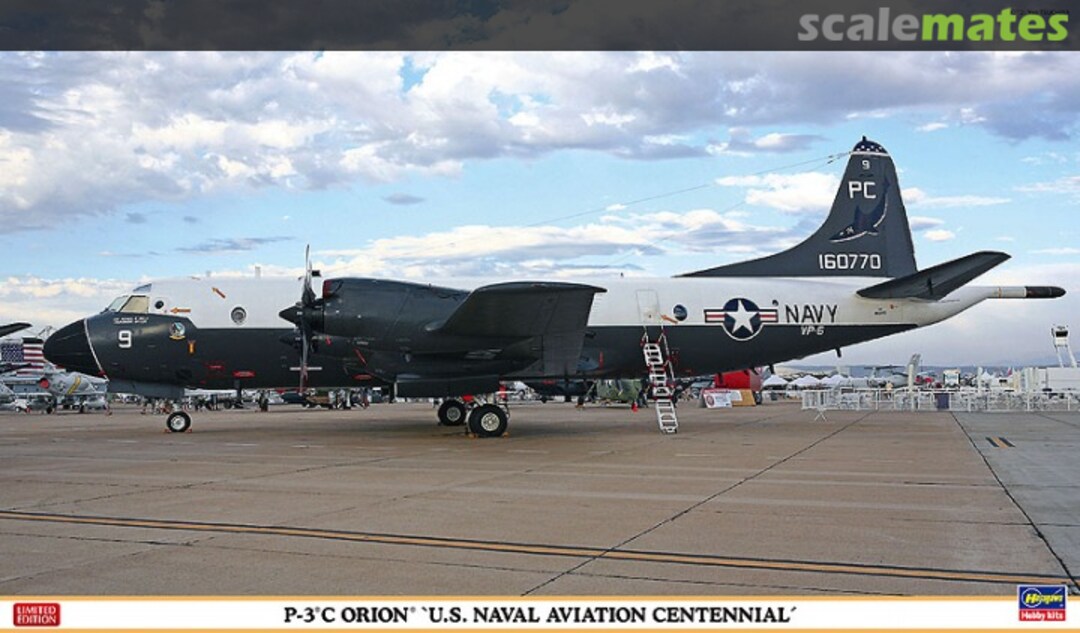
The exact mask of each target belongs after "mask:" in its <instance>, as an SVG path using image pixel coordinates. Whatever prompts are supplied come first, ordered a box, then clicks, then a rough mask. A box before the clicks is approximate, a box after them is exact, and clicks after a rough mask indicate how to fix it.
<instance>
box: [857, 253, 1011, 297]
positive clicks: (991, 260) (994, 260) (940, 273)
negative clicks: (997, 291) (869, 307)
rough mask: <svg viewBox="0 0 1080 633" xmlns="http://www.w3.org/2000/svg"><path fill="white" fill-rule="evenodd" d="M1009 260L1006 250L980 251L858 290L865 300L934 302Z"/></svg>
mask: <svg viewBox="0 0 1080 633" xmlns="http://www.w3.org/2000/svg"><path fill="white" fill-rule="evenodd" d="M1007 259H1009V255H1008V254H1006V253H1000V252H997V251H979V252H978V253H972V254H971V255H965V256H964V257H961V258H960V259H954V260H952V261H951V262H945V263H944V264H938V265H937V266H931V267H930V268H927V269H926V270H920V271H919V272H917V273H914V274H911V275H906V276H904V277H898V278H896V279H890V280H889V281H886V282H884V283H880V284H877V285H874V286H870V287H867V288H863V289H862V290H860V291H859V292H858V294H859V296H860V297H866V298H867V299H927V300H930V301H936V300H938V299H942V298H944V297H945V296H946V295H948V294H949V293H950V292H952V291H953V290H956V289H957V288H959V287H961V286H963V285H964V284H966V283H968V282H969V281H971V280H972V279H975V278H976V277H978V276H979V275H981V274H983V273H985V272H986V271H988V270H990V269H991V268H993V267H995V266H997V265H998V264H1000V263H1002V262H1004V261H1005V260H1007Z"/></svg>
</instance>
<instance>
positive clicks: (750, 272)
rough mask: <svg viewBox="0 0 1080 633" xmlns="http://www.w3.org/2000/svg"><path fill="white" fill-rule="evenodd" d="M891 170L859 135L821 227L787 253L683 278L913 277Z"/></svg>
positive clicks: (905, 226)
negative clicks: (827, 215)
mask: <svg viewBox="0 0 1080 633" xmlns="http://www.w3.org/2000/svg"><path fill="white" fill-rule="evenodd" d="M917 270H918V268H917V267H916V265H915V247H914V246H913V245H912V242H911V229H910V228H909V227H908V220H907V211H905V210H904V202H903V200H901V199H900V184H899V182H898V181H897V178H896V167H895V166H894V165H893V161H892V158H891V157H890V156H889V153H888V152H886V151H885V148H884V147H882V146H881V145H879V144H877V143H875V142H874V141H870V140H867V138H866V137H865V136H864V137H863V138H862V140H861V141H859V142H858V143H856V144H855V148H854V149H853V150H852V151H851V157H850V158H849V159H848V164H847V169H846V170H844V177H843V178H842V179H841V180H840V189H839V190H838V191H837V192H836V199H835V200H834V201H833V205H832V210H831V211H830V212H829V217H828V218H826V219H825V223H824V224H822V225H821V227H820V228H818V230H817V231H816V232H815V233H814V234H813V235H811V236H810V237H808V238H806V239H805V240H804V241H803V242H802V243H800V244H798V245H797V246H794V247H792V248H790V249H788V250H786V251H783V252H781V253H777V254H775V255H769V256H767V257H762V258H760V259H753V260H750V261H746V262H739V263H736V264H728V265H726V266H718V267H716V268H709V269H707V270H699V271H697V272H692V273H687V274H686V275H683V276H684V277H766V276H767V277H838V276H855V277H903V276H905V275H910V274H913V273H915V272H916V271H917Z"/></svg>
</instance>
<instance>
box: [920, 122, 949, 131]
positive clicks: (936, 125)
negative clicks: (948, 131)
mask: <svg viewBox="0 0 1080 633" xmlns="http://www.w3.org/2000/svg"><path fill="white" fill-rule="evenodd" d="M947 127H949V124H948V123H942V122H941V121H934V122H932V123H926V124H924V125H920V126H918V127H916V128H915V131H916V132H937V131H938V130H944V129H945V128H947Z"/></svg>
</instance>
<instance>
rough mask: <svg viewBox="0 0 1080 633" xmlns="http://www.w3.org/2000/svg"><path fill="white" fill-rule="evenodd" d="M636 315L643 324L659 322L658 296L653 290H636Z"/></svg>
mask: <svg viewBox="0 0 1080 633" xmlns="http://www.w3.org/2000/svg"><path fill="white" fill-rule="evenodd" d="M637 302H638V315H639V316H640V317H641V323H642V324H643V325H657V324H659V323H660V298H659V297H658V296H657V295H656V291H655V290H638V291H637Z"/></svg>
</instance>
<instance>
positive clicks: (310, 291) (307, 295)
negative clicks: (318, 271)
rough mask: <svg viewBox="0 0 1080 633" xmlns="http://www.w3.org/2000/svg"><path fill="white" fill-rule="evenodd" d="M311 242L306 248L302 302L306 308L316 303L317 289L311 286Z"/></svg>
mask: <svg viewBox="0 0 1080 633" xmlns="http://www.w3.org/2000/svg"><path fill="white" fill-rule="evenodd" d="M311 276H312V273H311V244H308V245H307V246H306V247H305V248H304V294H303V295H302V296H301V298H300V303H301V304H302V305H303V306H304V307H305V308H310V307H311V306H312V305H314V303H315V289H314V288H312V287H311Z"/></svg>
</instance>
